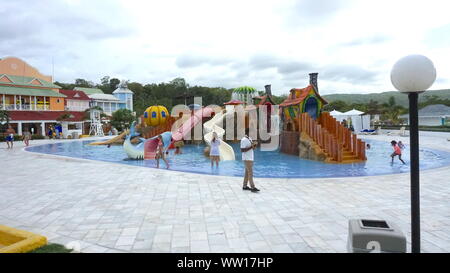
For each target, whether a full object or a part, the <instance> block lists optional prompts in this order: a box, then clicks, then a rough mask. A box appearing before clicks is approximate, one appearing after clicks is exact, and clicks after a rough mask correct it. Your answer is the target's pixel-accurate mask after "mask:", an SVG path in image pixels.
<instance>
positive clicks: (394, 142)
mask: <svg viewBox="0 0 450 273" xmlns="http://www.w3.org/2000/svg"><path fill="white" fill-rule="evenodd" d="M391 145H392V147H393V148H394V152H393V153H392V154H391V158H392V161H391V163H392V164H393V163H394V157H395V156H397V155H398V159H399V160H400V161H401V162H402V163H403V164H406V163H405V161H403V159H402V149H400V147H399V146H398V145H397V141H395V140H392V141H391Z"/></svg>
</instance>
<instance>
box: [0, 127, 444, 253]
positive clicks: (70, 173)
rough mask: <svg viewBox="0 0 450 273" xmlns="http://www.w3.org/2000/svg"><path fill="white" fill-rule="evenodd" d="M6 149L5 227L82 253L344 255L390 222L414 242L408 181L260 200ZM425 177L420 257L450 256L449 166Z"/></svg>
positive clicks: (202, 182)
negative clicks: (350, 231)
mask: <svg viewBox="0 0 450 273" xmlns="http://www.w3.org/2000/svg"><path fill="white" fill-rule="evenodd" d="M370 138H374V139H380V140H384V141H388V140H389V141H390V140H391V138H392V137H390V136H389V137H387V136H370ZM446 138H447V137H446V136H443V135H436V136H433V135H432V134H431V135H430V134H427V136H426V137H425V136H424V137H422V138H421V145H423V146H427V147H431V148H438V149H443V150H447V151H450V142H448V141H447V140H446ZM397 139H398V137H397ZM404 140H405V141H404V142H405V143H408V139H407V138H404ZM48 142H49V141H48V140H44V141H32V144H33V145H36V144H44V143H48ZM5 146H6V145H5V143H1V149H0V161H1V162H2V163H1V169H0V193H1V194H2V196H1V198H0V223H1V224H4V225H9V226H13V227H16V228H20V229H25V230H29V231H34V232H37V233H40V234H43V235H45V236H47V238H48V239H49V240H50V241H51V242H56V243H62V244H66V243H69V242H72V244H74V245H79V246H80V250H81V251H82V252H346V243H347V224H348V220H349V219H352V218H374V219H379V218H380V219H386V220H390V221H393V222H395V223H396V224H398V225H400V227H401V228H402V230H403V232H405V233H406V234H407V236H408V241H409V237H410V233H409V230H410V203H409V202H410V200H409V175H408V174H400V175H386V176H372V177H359V178H333V179H257V180H256V183H257V186H258V187H259V188H260V189H261V192H260V193H258V194H254V193H251V192H248V191H245V192H244V191H242V189H241V179H240V178H236V177H219V176H207V175H200V174H191V173H181V172H173V171H165V170H157V169H149V168H142V167H133V166H128V165H122V164H113V163H105V162H97V161H88V160H80V159H69V158H62V157H56V156H50V155H40V154H34V153H29V152H25V151H23V150H22V147H23V145H22V144H21V143H18V142H17V143H16V144H15V149H14V150H12V151H11V150H6V149H5ZM421 174H422V176H421V183H422V184H421V194H422V199H421V201H422V204H421V205H422V249H423V251H424V252H450V202H449V200H450V179H449V177H450V167H445V168H440V169H435V170H429V171H424V172H422V173H421ZM409 248H410V245H409V243H408V249H409Z"/></svg>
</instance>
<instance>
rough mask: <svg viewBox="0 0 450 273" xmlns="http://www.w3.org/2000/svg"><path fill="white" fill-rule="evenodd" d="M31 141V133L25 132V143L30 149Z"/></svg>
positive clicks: (26, 130)
mask: <svg viewBox="0 0 450 273" xmlns="http://www.w3.org/2000/svg"><path fill="white" fill-rule="evenodd" d="M30 139H31V133H30V131H28V129H25V132H23V142H24V143H25V145H26V146H27V147H28V146H29V145H30Z"/></svg>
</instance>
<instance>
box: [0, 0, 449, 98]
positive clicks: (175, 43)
mask: <svg viewBox="0 0 450 273" xmlns="http://www.w3.org/2000/svg"><path fill="white" fill-rule="evenodd" d="M0 4H1V5H0V58H3V57H7V56H14V57H19V58H21V59H23V60H25V61H26V62H28V63H29V64H31V65H32V66H34V67H36V68H37V69H38V70H40V71H41V72H42V73H44V74H48V75H52V74H53V75H54V80H56V81H59V82H69V83H70V82H74V80H75V79H76V78H83V79H86V80H89V81H93V82H95V83H99V82H100V79H101V78H102V77H103V76H110V77H117V78H119V79H122V80H129V81H132V82H133V81H136V82H141V83H144V84H146V83H160V82H168V81H170V80H172V79H174V78H177V77H182V78H185V79H186V82H187V83H189V85H191V86H194V85H202V86H210V87H225V88H235V87H239V86H244V85H247V86H252V87H255V88H256V89H258V90H264V85H266V84H271V85H272V90H273V93H274V94H277V95H280V94H287V93H288V92H289V90H290V89H291V88H302V87H305V86H307V85H308V81H309V79H308V78H309V76H308V74H309V73H311V72H318V73H319V80H318V82H319V91H320V93H321V94H324V95H325V94H335V93H372V92H382V91H390V90H394V88H393V86H392V84H391V82H390V71H391V68H392V66H393V65H394V64H395V62H396V61H397V60H398V59H400V58H401V57H404V56H406V55H410V54H422V55H425V56H427V57H428V58H430V59H431V60H432V61H433V63H434V65H435V67H436V70H437V80H436V82H435V84H434V85H433V86H432V89H448V88H450V16H449V15H448V11H449V10H450V1H446V0H427V1H417V0H408V1H406V0H377V1H367V0H297V1H294V0H275V1H268V0H258V1H253V0H239V1H235V0H226V1H215V0H205V1H203V0H189V1H182V0H181V1H178V0H177V1H176V0H165V1H148V0H147V1H138V0H98V1H97V0H40V1H31V0H14V1H9V0H0Z"/></svg>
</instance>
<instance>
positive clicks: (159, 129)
mask: <svg viewBox="0 0 450 273" xmlns="http://www.w3.org/2000/svg"><path fill="white" fill-rule="evenodd" d="M175 121H176V119H175V118H173V117H171V116H169V117H168V118H167V120H166V122H165V123H164V124H163V125H158V126H155V127H150V126H149V127H143V128H142V134H141V135H142V137H144V138H146V139H148V138H152V137H154V136H157V135H160V134H162V133H164V132H167V131H171V130H172V125H173V124H174V123H175Z"/></svg>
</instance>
